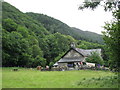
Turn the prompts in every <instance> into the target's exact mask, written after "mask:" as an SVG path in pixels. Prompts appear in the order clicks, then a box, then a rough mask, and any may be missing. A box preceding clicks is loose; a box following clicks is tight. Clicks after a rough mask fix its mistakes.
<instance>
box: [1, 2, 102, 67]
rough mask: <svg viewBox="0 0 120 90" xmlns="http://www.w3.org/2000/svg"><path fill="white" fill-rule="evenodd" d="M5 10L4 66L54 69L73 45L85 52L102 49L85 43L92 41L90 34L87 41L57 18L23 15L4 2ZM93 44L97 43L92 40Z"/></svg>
mask: <svg viewBox="0 0 120 90" xmlns="http://www.w3.org/2000/svg"><path fill="white" fill-rule="evenodd" d="M2 8H3V13H2V14H3V15H2V16H3V19H2V26H3V29H2V31H3V33H2V44H3V45H2V55H3V56H2V59H3V61H2V64H3V66H9V67H10V66H20V67H36V66H38V65H41V66H43V67H44V66H45V65H50V66H52V65H53V63H55V62H56V61H57V60H58V58H59V57H60V56H61V55H63V54H64V53H65V52H66V51H67V50H68V49H69V48H70V44H71V43H72V42H75V43H76V45H77V47H79V48H84V49H91V48H103V45H101V44H98V43H90V42H86V41H90V40H88V39H87V38H88V37H89V35H90V34H89V35H88V37H86V39H85V37H83V36H82V35H81V33H80V34H79V36H77V34H76V33H78V32H79V31H78V30H75V29H73V28H71V27H69V26H68V25H66V24H64V23H62V22H61V21H59V20H56V19H54V18H51V17H48V16H46V15H42V14H36V13H23V12H21V11H19V10H18V9H17V8H15V7H14V6H12V5H10V4H8V3H6V2H2ZM74 31H75V32H74ZM83 32H84V31H83ZM86 35H87V34H86ZM94 35H96V36H97V35H98V34H95V33H93V36H94ZM72 36H73V37H74V38H75V39H74V38H73V37H72ZM75 36H76V37H75ZM91 37H92V36H91ZM99 37H100V38H101V36H100V35H98V36H97V38H99ZM94 38H95V37H94ZM101 39H102V38H101ZM101 39H99V40H101ZM83 40H86V41H83ZM91 41H92V42H96V41H94V40H93V39H92V40H91ZM98 42H99V41H98ZM100 43H101V42H100Z"/></svg>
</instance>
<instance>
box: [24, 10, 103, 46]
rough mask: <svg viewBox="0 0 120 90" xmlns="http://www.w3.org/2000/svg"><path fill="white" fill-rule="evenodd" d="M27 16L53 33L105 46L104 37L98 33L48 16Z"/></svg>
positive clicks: (30, 13) (34, 14)
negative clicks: (71, 25)
mask: <svg viewBox="0 0 120 90" xmlns="http://www.w3.org/2000/svg"><path fill="white" fill-rule="evenodd" d="M26 14H27V15H29V16H31V17H32V18H33V19H34V20H36V21H38V22H39V23H41V24H42V25H43V26H44V27H45V28H46V29H47V30H48V31H49V32H51V33H56V32H59V33H62V34H64V35H70V36H72V37H74V38H75V39H77V40H85V41H88V42H94V43H99V44H104V42H103V39H102V35H99V34H97V33H93V32H89V31H83V30H80V29H77V28H74V27H70V26H68V25H67V24H65V23H63V22H61V21H59V20H57V19H54V18H52V17H49V16H47V15H43V14H38V13H32V12H29V13H26Z"/></svg>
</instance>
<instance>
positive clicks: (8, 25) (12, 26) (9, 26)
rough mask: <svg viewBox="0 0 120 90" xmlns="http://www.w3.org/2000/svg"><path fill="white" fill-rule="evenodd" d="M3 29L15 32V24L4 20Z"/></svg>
mask: <svg viewBox="0 0 120 90" xmlns="http://www.w3.org/2000/svg"><path fill="white" fill-rule="evenodd" d="M2 25H3V28H4V29H5V30H7V31H9V32H12V31H16V29H17V24H16V23H15V22H14V21H13V20H12V19H10V18H8V19H4V20H3V22H2Z"/></svg>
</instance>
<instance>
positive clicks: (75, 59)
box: [58, 48, 101, 63]
mask: <svg viewBox="0 0 120 90" xmlns="http://www.w3.org/2000/svg"><path fill="white" fill-rule="evenodd" d="M70 50H75V51H76V52H78V53H79V54H81V55H82V56H83V57H81V58H69V59H68V58H64V56H65V55H66V54H67V53H68V52H69V51H70ZM70 50H68V51H67V52H66V53H65V54H64V55H63V56H62V57H61V59H60V60H59V61H58V63H64V62H80V61H85V57H88V56H90V55H91V53H92V52H97V53H98V54H99V55H100V56H101V49H89V50H84V49H79V48H71V49H70Z"/></svg>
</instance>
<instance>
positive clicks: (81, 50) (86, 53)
mask: <svg viewBox="0 0 120 90" xmlns="http://www.w3.org/2000/svg"><path fill="white" fill-rule="evenodd" d="M74 49H75V50H76V51H78V52H79V53H81V54H82V55H84V56H85V57H87V56H90V55H91V54H92V52H96V53H98V54H99V55H101V49H88V50H84V49H79V48H74Z"/></svg>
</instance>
